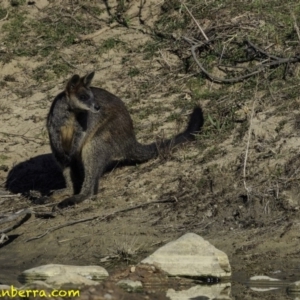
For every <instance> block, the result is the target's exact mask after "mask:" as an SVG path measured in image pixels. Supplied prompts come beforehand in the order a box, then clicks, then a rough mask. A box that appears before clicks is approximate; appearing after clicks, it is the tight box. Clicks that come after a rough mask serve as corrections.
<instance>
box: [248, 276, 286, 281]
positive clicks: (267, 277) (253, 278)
mask: <svg viewBox="0 0 300 300" xmlns="http://www.w3.org/2000/svg"><path fill="white" fill-rule="evenodd" d="M250 280H259V281H266V280H267V281H280V280H279V279H277V278H272V277H269V276H265V275H257V276H252V277H250Z"/></svg>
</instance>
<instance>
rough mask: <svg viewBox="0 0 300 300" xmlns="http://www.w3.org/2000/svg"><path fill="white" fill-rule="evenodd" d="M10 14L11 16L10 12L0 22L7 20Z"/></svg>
mask: <svg viewBox="0 0 300 300" xmlns="http://www.w3.org/2000/svg"><path fill="white" fill-rule="evenodd" d="M8 14H9V13H8V11H7V13H6V16H5V17H4V18H2V19H1V20H0V22H2V21H5V20H7V18H8Z"/></svg>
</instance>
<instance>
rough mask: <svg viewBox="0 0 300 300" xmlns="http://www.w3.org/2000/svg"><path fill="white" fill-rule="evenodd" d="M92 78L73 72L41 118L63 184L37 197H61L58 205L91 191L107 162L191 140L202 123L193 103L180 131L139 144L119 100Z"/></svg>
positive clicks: (139, 157) (140, 158)
mask: <svg viewBox="0 0 300 300" xmlns="http://www.w3.org/2000/svg"><path fill="white" fill-rule="evenodd" d="M93 77H94V72H92V73H90V74H88V75H86V76H84V77H80V76H79V75H74V76H73V77H72V78H71V79H70V80H69V81H68V83H67V86H66V88H65V90H64V91H63V92H61V93H60V94H59V95H57V96H56V98H55V99H54V101H53V103H52V105H51V108H50V112H49V114H48V117H47V130H48V134H49V138H50V145H51V149H52V152H53V155H54V157H55V159H56V161H57V162H58V164H59V166H60V167H61V169H62V171H63V175H64V177H65V181H66V188H65V189H62V190H57V191H54V192H53V194H52V195H51V196H50V197H43V198H42V199H41V200H42V202H45V201H61V202H59V203H58V207H59V208H63V207H66V206H69V205H73V204H76V203H80V202H82V201H83V200H85V199H87V198H89V197H91V196H94V195H96V194H97V193H98V183H99V178H100V176H101V175H102V174H103V172H104V171H105V169H106V168H107V167H108V166H109V165H110V163H111V162H112V161H115V160H123V161H127V162H131V163H140V162H145V161H147V160H149V159H151V158H155V157H157V156H158V155H159V151H160V150H161V149H164V148H167V147H172V146H175V145H177V144H180V143H184V142H186V141H192V140H194V139H195V134H196V133H197V132H199V131H200V129H201V127H202V126H203V122H204V121H203V113H202V109H201V108H200V107H198V106H196V107H195V108H194V110H193V112H192V114H191V116H190V120H189V123H188V126H187V129H186V130H185V131H184V132H182V133H180V134H178V135H176V136H175V137H174V138H173V139H169V140H166V141H163V142H162V143H159V144H157V143H155V142H154V143H152V144H149V145H142V144H140V143H139V142H138V141H137V140H136V137H135V133H134V130H133V124H132V120H131V117H130V115H129V113H128V111H127V109H126V107H125V104H124V103H123V101H122V100H121V99H119V98H118V97H116V96H114V95H113V94H111V93H109V92H108V91H106V90H104V89H101V88H97V87H91V86H90V85H91V82H92V79H93Z"/></svg>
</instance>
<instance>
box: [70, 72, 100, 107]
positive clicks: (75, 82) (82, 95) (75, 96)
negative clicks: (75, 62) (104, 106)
mask: <svg viewBox="0 0 300 300" xmlns="http://www.w3.org/2000/svg"><path fill="white" fill-rule="evenodd" d="M94 75H95V72H92V73H90V74H88V75H86V76H84V77H80V76H79V75H77V74H76V75H73V76H72V78H71V79H70V80H69V81H68V83H67V86H66V89H65V92H66V95H67V99H68V101H69V105H70V108H71V109H72V110H78V111H80V110H88V111H91V112H93V113H97V112H99V110H100V106H99V105H98V104H97V103H96V101H95V98H94V95H93V93H92V91H91V89H90V85H91V82H92V79H93V77H94Z"/></svg>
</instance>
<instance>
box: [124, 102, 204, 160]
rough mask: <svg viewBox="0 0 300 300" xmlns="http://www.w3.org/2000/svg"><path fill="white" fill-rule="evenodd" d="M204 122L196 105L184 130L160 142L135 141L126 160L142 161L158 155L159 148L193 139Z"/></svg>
mask: <svg viewBox="0 0 300 300" xmlns="http://www.w3.org/2000/svg"><path fill="white" fill-rule="evenodd" d="M203 124H204V118H203V112H202V109H201V107H199V106H196V107H195V108H194V110H193V112H192V114H191V115H190V120H189V123H188V126H187V128H186V130H185V131H184V132H182V133H179V134H178V135H176V136H175V137H174V138H172V139H169V140H166V141H162V142H161V143H159V144H157V143H155V142H154V143H152V144H149V145H142V144H140V143H138V142H137V144H136V146H135V147H133V149H132V152H131V153H130V155H129V156H128V158H127V159H128V160H130V161H132V162H144V161H147V160H149V159H151V158H155V157H157V156H158V155H159V152H160V150H163V149H168V148H172V147H175V146H176V145H179V144H182V143H185V142H189V141H193V140H195V134H197V133H198V132H199V131H200V130H201V128H202V126H203Z"/></svg>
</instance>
